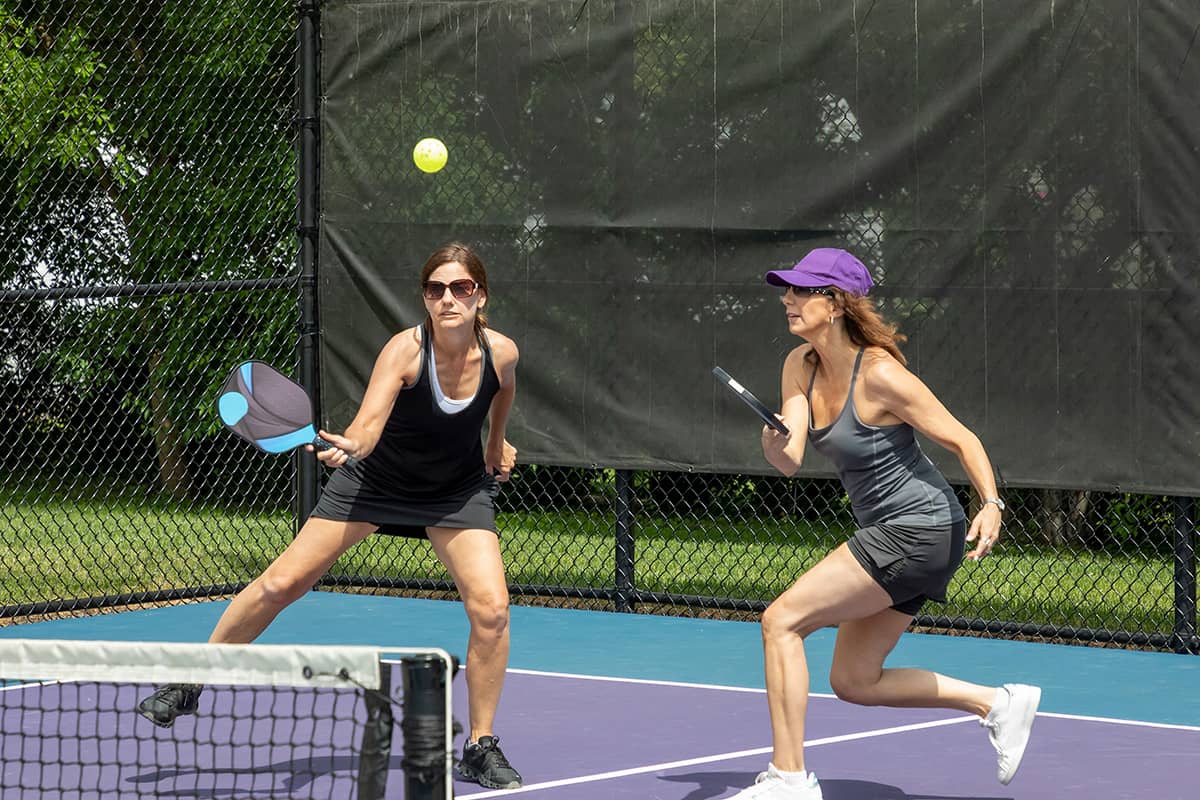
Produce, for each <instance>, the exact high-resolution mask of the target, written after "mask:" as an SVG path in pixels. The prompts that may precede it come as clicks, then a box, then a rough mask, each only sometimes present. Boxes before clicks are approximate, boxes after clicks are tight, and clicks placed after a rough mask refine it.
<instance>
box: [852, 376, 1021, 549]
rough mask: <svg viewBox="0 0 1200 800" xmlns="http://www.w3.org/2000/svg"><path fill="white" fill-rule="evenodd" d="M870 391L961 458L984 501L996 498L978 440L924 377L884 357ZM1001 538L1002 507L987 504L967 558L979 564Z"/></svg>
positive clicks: (973, 526) (977, 521) (973, 531)
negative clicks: (977, 540) (933, 390)
mask: <svg viewBox="0 0 1200 800" xmlns="http://www.w3.org/2000/svg"><path fill="white" fill-rule="evenodd" d="M866 380H867V390H868V391H870V392H871V393H872V394H873V395H874V396H875V397H877V398H878V399H879V401H880V403H881V405H882V406H883V407H884V408H885V409H887V410H888V411H889V412H891V413H892V414H895V415H896V416H897V417H899V418H900V419H902V420H904V421H905V422H907V423H908V424H909V425H911V426H913V428H915V429H916V430H918V431H920V432H921V433H923V434H925V435H926V436H928V437H929V438H930V439H931V440H933V441H934V442H936V443H937V444H939V445H941V446H942V447H944V448H946V449H947V450H949V451H950V452H951V453H953V454H954V455H956V456H957V457H958V460H959V462H960V463H961V464H962V466H963V470H964V471H965V472H966V473H967V477H968V478H969V479H970V481H971V484H972V485H973V486H974V487H975V491H976V492H978V493H979V496H980V497H981V498H987V497H996V496H997V494H996V481H995V478H994V477H993V473H992V463H991V461H990V460H988V456H987V453H986V452H985V451H984V449H983V444H982V443H981V442H980V441H979V437H978V436H976V435H975V434H974V433H972V432H971V431H970V430H969V429H968V428H967V427H966V426H965V425H963V424H962V423H961V422H959V421H958V420H957V419H956V418H955V417H954V415H953V414H951V413H950V412H949V411H948V410H947V409H946V407H945V406H944V405H942V403H941V401H940V400H938V399H937V397H935V396H934V394H933V392H932V391H930V389H929V387H928V386H926V385H925V384H924V383H923V382H922V381H921V380H920V378H918V377H917V376H916V375H913V374H912V373H911V372H909V371H908V370H907V369H905V368H904V366H903V365H901V364H899V363H898V362H896V361H895V360H893V359H891V358H888V359H880V360H879V361H877V362H876V363H875V364H874V365H873V366H872V368H871V370H869V371H868V373H867V378H866ZM999 535H1000V509H999V508H998V507H997V506H996V505H995V504H993V503H985V504H984V505H983V508H982V509H981V510H980V511H979V513H978V514H976V515H975V519H974V520H972V521H971V529H970V531H969V532H968V533H967V541H969V542H970V541H974V540H975V539H976V537H978V538H979V544H978V545H976V547H975V549H974V550H972V551H971V552H969V553H967V557H968V558H970V559H972V560H978V559H980V558H982V557H983V556H985V555H987V554H988V552H990V551H991V549H992V545H993V544H995V541H996V539H997V537H999Z"/></svg>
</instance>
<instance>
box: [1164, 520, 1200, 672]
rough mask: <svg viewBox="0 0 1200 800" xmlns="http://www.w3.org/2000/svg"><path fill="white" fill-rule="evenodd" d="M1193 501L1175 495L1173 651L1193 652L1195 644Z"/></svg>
mask: <svg viewBox="0 0 1200 800" xmlns="http://www.w3.org/2000/svg"><path fill="white" fill-rule="evenodd" d="M1195 510H1196V504H1195V501H1194V500H1193V499H1192V498H1191V497H1176V498H1175V630H1174V634H1173V635H1172V637H1171V638H1172V641H1173V646H1174V650H1175V652H1176V653H1197V652H1200V648H1197V646H1196V515H1195Z"/></svg>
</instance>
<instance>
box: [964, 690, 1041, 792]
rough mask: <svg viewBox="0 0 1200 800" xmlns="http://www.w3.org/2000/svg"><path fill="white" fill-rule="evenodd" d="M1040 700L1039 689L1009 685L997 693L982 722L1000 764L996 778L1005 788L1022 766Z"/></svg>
mask: <svg viewBox="0 0 1200 800" xmlns="http://www.w3.org/2000/svg"><path fill="white" fill-rule="evenodd" d="M1041 699H1042V690H1041V689H1039V688H1038V687H1036V686H1026V685H1025V684H1022V683H1006V684H1004V685H1003V686H1001V687H1000V688H999V689H997V690H996V701H995V702H994V703H993V704H992V710H991V711H990V712H988V715H987V717H986V718H985V719H981V720H979V724H980V725H982V726H983V727H985V728H987V729H988V738H989V739H990V740H991V741H992V747H994V748H996V757H997V761H998V762H999V768H998V769H997V770H996V777H998V778H999V779H1000V782H1001V783H1003V784H1005V785H1008V782H1009V781H1011V780H1012V779H1013V776H1014V775H1016V774H1017V767H1019V766H1021V757H1022V756H1024V755H1025V745H1026V744H1028V743H1029V731H1030V730H1031V729H1032V728H1033V719H1034V717H1035V716H1036V715H1037V707H1038V703H1039V702H1041Z"/></svg>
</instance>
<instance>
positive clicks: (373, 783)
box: [358, 665, 395, 800]
mask: <svg viewBox="0 0 1200 800" xmlns="http://www.w3.org/2000/svg"><path fill="white" fill-rule="evenodd" d="M391 694H392V671H391V669H390V668H388V667H387V666H386V665H385V666H384V668H383V669H382V670H380V678H379V691H377V692H367V693H366V699H365V704H366V707H367V722H366V724H365V725H364V726H363V734H362V747H361V752H360V754H359V759H358V800H383V798H384V797H385V796H386V794H387V777H388V762H389V761H390V760H391V757H392V731H393V729H394V725H395V718H394V716H393V715H392V698H391Z"/></svg>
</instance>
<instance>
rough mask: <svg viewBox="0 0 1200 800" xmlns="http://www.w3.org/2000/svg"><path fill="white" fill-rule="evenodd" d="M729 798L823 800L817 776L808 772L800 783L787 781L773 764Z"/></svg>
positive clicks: (741, 799) (738, 799)
mask: <svg viewBox="0 0 1200 800" xmlns="http://www.w3.org/2000/svg"><path fill="white" fill-rule="evenodd" d="M729 800H823V798H822V797H821V784H819V783H817V776H816V775H813V774H812V773H811V772H810V773H808V780H807V781H806V782H805V783H803V784H800V785H796V784H792V783H788V782H787V781H785V780H784V778H783V776H782V775H780V774H779V773H778V772H777V771H776V770H775V765H774V764H771V765H770V766H768V767H767V771H766V772H760V773H759V774H758V778H757V779H756V780H755V781H754V785H753V786H751V787H749V788H747V789H742V790H741V791H740V792H738V793H737V794H735V795H734V796H733V797H730V798H729Z"/></svg>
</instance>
